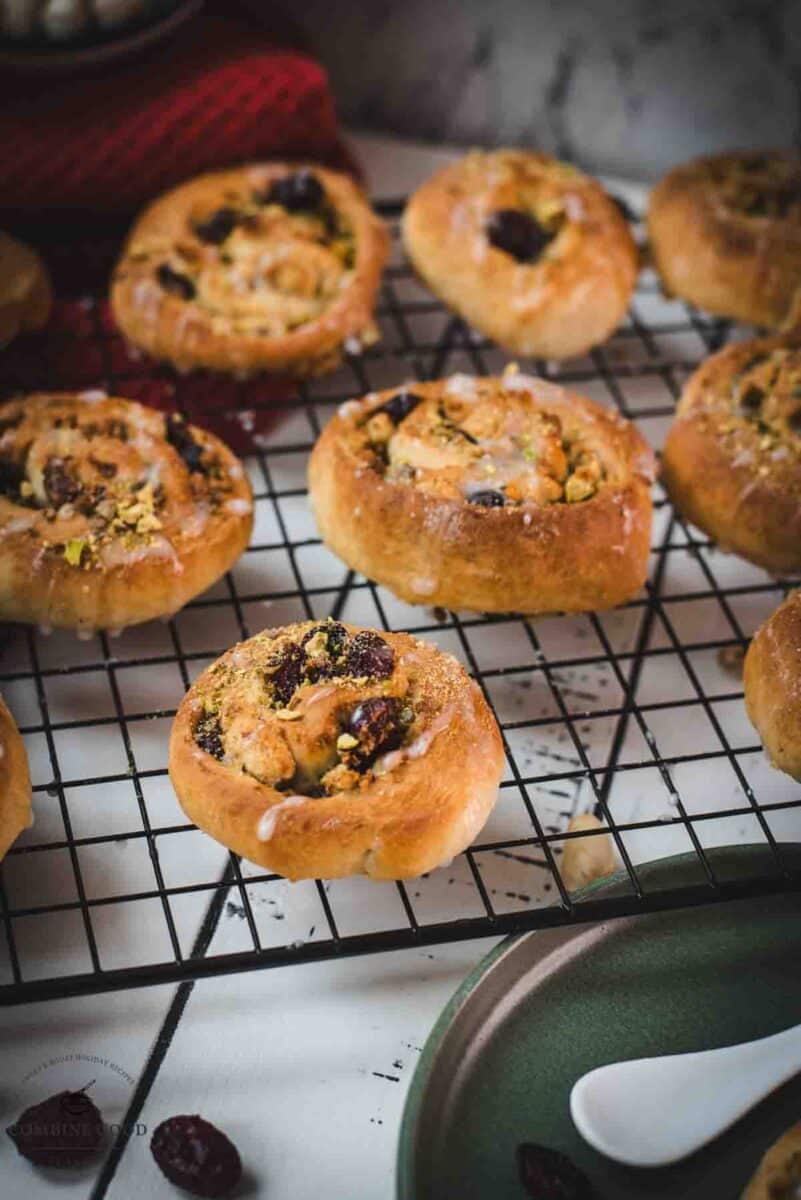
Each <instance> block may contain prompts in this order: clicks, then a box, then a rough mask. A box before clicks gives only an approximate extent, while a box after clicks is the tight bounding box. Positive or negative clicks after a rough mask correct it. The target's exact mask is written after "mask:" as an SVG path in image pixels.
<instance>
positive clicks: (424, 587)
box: [409, 575, 439, 596]
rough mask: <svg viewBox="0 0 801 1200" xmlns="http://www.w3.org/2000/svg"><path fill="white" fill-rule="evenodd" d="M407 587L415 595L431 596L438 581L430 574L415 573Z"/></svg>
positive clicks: (437, 585)
mask: <svg viewBox="0 0 801 1200" xmlns="http://www.w3.org/2000/svg"><path fill="white" fill-rule="evenodd" d="M409 587H410V588H411V589H412V591H413V592H414V594H415V596H433V595H434V592H435V591H436V590H437V588H438V587H439V583H438V581H437V580H436V579H433V578H432V577H431V576H430V575H415V577H414V578H413V579H411V580H410V581H409Z"/></svg>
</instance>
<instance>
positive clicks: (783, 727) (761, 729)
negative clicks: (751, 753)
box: [743, 592, 801, 780]
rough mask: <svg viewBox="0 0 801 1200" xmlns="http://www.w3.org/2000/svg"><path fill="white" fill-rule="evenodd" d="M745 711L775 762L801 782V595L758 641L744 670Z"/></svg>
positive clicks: (766, 626)
mask: <svg viewBox="0 0 801 1200" xmlns="http://www.w3.org/2000/svg"><path fill="white" fill-rule="evenodd" d="M743 685H744V688H745V707H746V710H747V712H748V716H749V718H750V720H751V723H752V724H753V726H754V728H755V729H756V731H757V733H758V734H759V736H760V737H761V739H762V741H763V743H764V746H765V750H766V751H767V753H768V755H769V757H770V760H771V762H772V763H773V765H774V766H775V767H777V768H778V769H779V770H780V771H786V772H787V774H788V775H792V776H793V778H794V779H799V780H801V593H799V592H793V593H792V594H791V595H790V596H788V597H787V599H786V600H785V601H784V603H783V604H781V605H780V606H779V608H777V609H776V611H775V612H774V613H772V614H771V616H770V617H768V619H767V621H765V623H764V624H763V625H762V626H760V628H759V629H758V630H757V632H756V634H755V635H754V637H753V640H752V642H751V645H750V646H749V647H748V653H747V654H746V656H745V664H744V668H743Z"/></svg>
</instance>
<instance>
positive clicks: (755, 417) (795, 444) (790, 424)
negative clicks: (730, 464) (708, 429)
mask: <svg viewBox="0 0 801 1200" xmlns="http://www.w3.org/2000/svg"><path fill="white" fill-rule="evenodd" d="M719 401H720V413H721V414H722V415H721V416H720V417H719V418H718V419H717V430H718V432H719V433H720V434H722V435H723V437H724V438H725V439H726V440H727V441H728V442H729V443H730V450H731V451H732V453H734V454H735V461H736V462H738V461H739V463H740V465H750V464H752V463H757V460H759V464H760V465H759V470H760V471H761V473H762V474H763V475H767V474H768V473H769V471H770V466H769V463H770V462H778V461H781V460H783V459H788V458H790V457H792V458H794V459H798V458H801V349H791V348H777V349H774V350H770V351H765V352H758V353H756V354H754V355H752V356H751V357H750V358H747V359H746V360H745V361H744V362H743V363H742V364H741V365H740V367H739V369H738V370H737V371H736V372H735V373H734V375H733V377H732V378H730V379H729V380H728V382H727V383H726V384H725V385H724V387H723V390H721V392H720V394H719Z"/></svg>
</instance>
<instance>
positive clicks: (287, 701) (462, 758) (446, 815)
mask: <svg viewBox="0 0 801 1200" xmlns="http://www.w3.org/2000/svg"><path fill="white" fill-rule="evenodd" d="M169 769H170V777H171V779H172V782H173V786H174V787H175V791H176V793H177V795H178V798H179V800H180V802H181V804H182V806H183V808H184V810H185V811H186V813H187V814H188V816H189V817H190V818H191V819H192V820H193V821H194V822H195V823H196V824H197V825H198V826H199V827H200V828H201V829H203V830H205V831H206V833H209V834H210V835H211V836H212V837H214V838H216V839H217V841H220V842H222V843H223V845H225V846H228V847H230V848H231V849H232V850H234V851H236V853H238V854H242V855H244V857H245V858H247V859H249V860H250V861H251V862H254V863H258V864H259V865H261V866H263V867H265V868H267V869H268V870H272V871H277V872H279V873H280V874H281V875H285V876H286V877H287V878H289V879H305V878H337V877H340V876H344V875H354V874H366V875H369V876H370V877H371V878H373V879H406V878H411V877H413V876H416V875H420V874H422V873H423V872H425V871H429V870H431V869H432V868H433V867H436V866H438V865H440V864H442V863H443V862H446V861H447V860H449V859H451V858H452V857H453V856H454V855H455V854H458V853H460V852H461V851H462V850H463V849H464V848H465V847H466V846H467V845H469V843H470V842H471V841H472V840H473V838H474V837H475V836H476V834H477V833H478V831H479V830H480V829H481V827H482V826H483V825H484V822H485V821H486V819H487V817H488V816H489V813H490V811H491V809H492V807H493V805H494V803H495V800H496V796H497V789H498V783H499V780H500V776H501V772H502V769H503V748H502V744H501V737H500V733H499V731H498V727H497V724H496V722H495V718H494V717H493V715H492V713H491V711H490V709H489V707H488V705H487V703H486V701H485V700H484V698H483V696H482V694H481V692H480V691H479V689H478V687H477V686H476V684H475V683H473V682H472V681H471V680H470V679H469V678H468V677H467V675H466V674H465V672H464V671H463V669H462V668H461V666H460V665H459V664H458V663H457V662H456V660H455V659H454V658H451V657H450V656H449V655H445V654H442V653H441V652H440V651H439V650H437V649H436V648H435V647H434V646H432V645H430V644H428V643H426V642H419V641H416V640H415V639H414V638H412V637H410V636H409V635H408V634H405V633H381V634H378V633H376V632H375V631H373V630H360V629H358V628H356V627H354V626H351V625H343V624H341V623H340V622H334V621H330V620H329V621H327V622H321V623H316V622H313V621H307V622H304V623H302V624H298V625H290V626H286V627H285V628H283V629H277V630H265V632H263V633H261V634H258V635H257V636H256V637H254V638H251V639H250V640H249V641H247V642H242V643H241V644H240V645H238V646H234V647H233V648H232V649H231V650H229V651H228V652H227V654H224V655H223V656H222V658H220V659H218V660H217V662H216V663H214V664H212V666H211V667H209V668H208V670H207V671H205V672H204V674H203V675H202V676H201V677H200V678H199V679H198V680H197V682H196V683H195V684H194V685H193V687H192V688H191V689H190V691H189V692H188V693H187V695H186V697H185V698H184V700H183V702H182V704H181V707H180V708H179V710H178V714H177V716H176V719H175V724H174V726H173V731H172V737H171V740H170V765H169Z"/></svg>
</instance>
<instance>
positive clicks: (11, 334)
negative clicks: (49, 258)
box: [0, 232, 53, 347]
mask: <svg viewBox="0 0 801 1200" xmlns="http://www.w3.org/2000/svg"><path fill="white" fill-rule="evenodd" d="M52 301H53V295H52V289H51V287H50V277H49V276H48V274H47V270H46V268H45V265H44V263H43V262H42V260H41V258H40V257H39V255H38V254H37V253H36V251H35V250H32V249H31V247H30V246H26V245H25V243H24V242H18V241H17V239H16V238H13V237H11V236H10V234H8V233H2V232H0V347H2V346H5V345H7V344H8V343H9V342H10V341H12V339H13V338H15V337H16V336H17V334H18V333H27V332H29V331H30V330H34V329H41V328H42V326H43V325H44V324H45V323H46V322H47V318H48V317H49V316H50V307H51V304H52Z"/></svg>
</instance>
